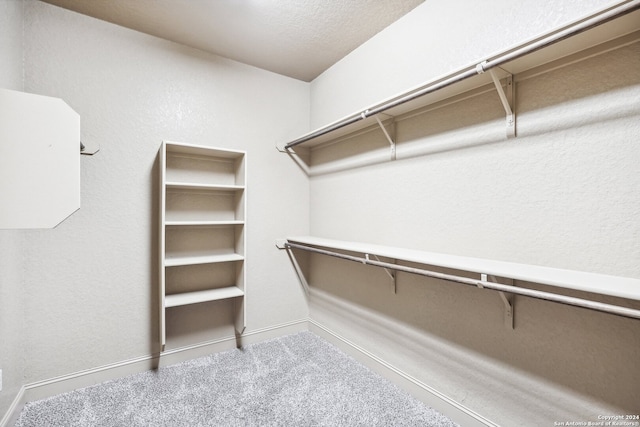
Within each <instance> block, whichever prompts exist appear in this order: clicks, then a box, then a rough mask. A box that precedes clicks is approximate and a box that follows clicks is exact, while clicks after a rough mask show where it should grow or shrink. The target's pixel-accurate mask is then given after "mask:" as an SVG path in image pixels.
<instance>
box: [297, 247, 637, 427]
mask: <svg viewBox="0 0 640 427" xmlns="http://www.w3.org/2000/svg"><path fill="white" fill-rule="evenodd" d="M311 264H312V267H311V273H310V276H308V278H309V284H310V286H311V290H312V291H311V293H312V296H313V301H314V304H313V306H314V307H315V310H313V311H312V318H313V319H320V320H319V321H320V322H321V323H322V321H323V319H327V316H328V318H329V319H331V318H332V319H334V320H335V319H341V321H343V323H341V326H340V327H341V328H344V330H343V331H342V332H344V333H345V335H347V336H348V335H349V334H350V333H353V331H355V330H366V331H367V332H366V333H367V335H369V336H370V338H371V342H376V341H378V340H380V342H385V343H387V344H388V345H389V348H392V349H393V352H395V353H397V354H396V355H395V356H394V355H392V354H387V355H386V356H388V357H398V358H399V359H400V360H401V359H404V358H406V357H407V356H408V355H410V356H409V357H410V358H414V359H416V360H420V361H421V362H420V363H421V364H422V367H424V373H425V374H427V375H428V378H427V379H423V380H425V382H427V383H430V384H432V383H433V384H434V385H435V384H438V383H439V381H442V384H441V387H442V388H441V387H437V386H436V387H435V388H436V389H438V390H439V391H441V392H444V393H445V394H447V390H446V387H447V384H459V385H460V384H468V383H469V382H472V381H480V382H481V383H482V387H483V388H486V390H494V391H495V390H501V391H500V393H514V394H525V395H528V394H530V395H531V396H528V399H529V400H530V401H533V400H541V399H542V400H544V405H545V406H546V407H547V408H553V407H555V408H556V410H557V412H556V413H558V414H560V413H564V414H565V415H566V416H571V415H573V416H578V415H579V416H581V417H586V416H588V415H590V414H576V413H574V414H571V413H570V411H571V408H567V407H563V402H561V401H554V400H549V399H550V397H549V396H547V397H545V395H544V393H541V390H528V389H526V388H525V389H521V390H519V391H518V389H519V388H522V387H524V386H523V384H522V383H518V381H517V380H516V379H515V378H517V377H522V376H523V375H524V376H526V377H533V378H538V379H541V380H542V382H544V383H548V384H555V385H556V386H559V387H560V388H563V389H567V390H570V391H571V392H572V393H575V394H577V395H583V396H591V397H593V398H595V399H597V400H598V401H600V402H606V404H608V405H611V406H612V407H616V408H620V410H626V411H629V412H630V413H636V412H637V411H638V409H640V408H638V406H637V405H638V402H640V386H639V384H640V369H637V368H636V365H637V363H636V358H637V355H636V350H637V349H636V348H635V346H636V345H635V344H634V343H638V342H640V322H639V321H637V320H635V319H628V318H623V317H618V316H614V315H609V314H604V313H599V312H595V311H591V310H588V309H584V308H578V307H570V306H564V305H560V304H556V303H552V302H547V301H541V300H536V299H532V298H527V297H521V296H516V297H515V304H514V312H515V326H514V329H513V330H511V329H508V328H507V327H505V323H504V318H503V316H504V309H503V304H502V302H501V300H500V298H499V296H498V294H497V293H496V292H493V291H489V290H481V289H476V288H473V287H469V286H462V285H459V284H455V283H449V282H445V281H440V280H437V279H432V278H426V277H421V276H416V275H412V274H408V273H403V272H397V293H394V285H393V282H392V281H391V280H390V278H389V276H388V275H387V274H385V272H384V271H383V270H382V269H380V268H376V267H370V266H364V265H360V264H357V263H352V262H348V261H343V260H337V259H334V258H331V257H326V256H322V255H312V256H311ZM409 266H412V267H419V268H420V267H421V268H424V266H420V265H409ZM429 269H433V270H436V271H441V272H445V273H450V274H456V275H462V276H464V275H465V273H464V272H460V271H451V270H449V271H447V270H444V269H437V268H432V267H429ZM466 274H467V275H468V273H466ZM516 285H519V286H525V285H526V287H531V288H535V289H540V290H549V288H547V287H545V286H541V285H534V284H530V283H517V282H516ZM555 291H557V289H556V290H555ZM565 294H567V295H570V296H576V297H588V298H590V299H594V300H601V301H603V302H607V303H615V304H619V305H626V306H629V307H633V308H636V309H640V302H637V301H633V302H631V301H629V300H622V299H617V298H609V297H603V296H597V295H588V294H586V293H581V292H572V291H568V292H565ZM587 295H588V296H587ZM329 321H332V320H329ZM342 332H341V333H342ZM456 355H457V356H456ZM383 358H384V357H383ZM487 360H488V361H490V364H491V365H495V364H496V363H497V364H498V365H500V366H503V367H506V369H507V370H508V371H510V373H511V374H513V375H505V373H504V372H503V373H502V374H499V375H493V374H492V371H491V369H490V368H487V366H483V364H484V362H483V361H487ZM485 368H486V369H485ZM516 373H517V374H516ZM438 376H442V378H441V379H437V378H435V377H438ZM445 377H446V378H445ZM456 392H460V390H458V391H456ZM634 411H636V412H634ZM597 415H598V414H594V416H597Z"/></svg>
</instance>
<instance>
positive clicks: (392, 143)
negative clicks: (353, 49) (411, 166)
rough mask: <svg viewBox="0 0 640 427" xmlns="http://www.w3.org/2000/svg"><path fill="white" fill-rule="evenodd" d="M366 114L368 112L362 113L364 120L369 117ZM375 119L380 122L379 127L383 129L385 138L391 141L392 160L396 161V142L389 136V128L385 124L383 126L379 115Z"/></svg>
mask: <svg viewBox="0 0 640 427" xmlns="http://www.w3.org/2000/svg"><path fill="white" fill-rule="evenodd" d="M366 113H367V111H365V112H364V113H362V117H363V118H366V117H367V116H366ZM373 118H374V119H376V122H378V126H380V129H382V132H384V136H385V137H386V138H387V141H389V146H390V147H391V160H395V159H396V143H395V141H394V140H393V138H391V136H390V135H389V132H388V131H387V128H386V127H384V124H382V121H381V120H380V117H378V115H377V114H376V115H375V116H373ZM394 136H395V135H394Z"/></svg>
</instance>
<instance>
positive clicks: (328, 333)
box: [309, 319, 499, 427]
mask: <svg viewBox="0 0 640 427" xmlns="http://www.w3.org/2000/svg"><path fill="white" fill-rule="evenodd" d="M309 330H310V331H311V332H313V333H315V334H317V335H319V336H321V337H322V338H324V339H326V340H327V341H329V342H331V343H332V344H334V345H336V346H337V347H339V348H340V349H342V350H343V351H345V352H346V353H348V354H349V355H351V356H352V357H354V358H355V359H357V360H358V361H359V362H361V363H363V364H364V365H365V366H367V367H368V368H370V369H371V370H373V371H374V372H376V373H378V374H380V375H382V376H383V377H385V378H387V379H388V380H390V381H391V382H393V383H394V384H396V385H397V386H399V387H400V388H402V389H403V390H405V391H407V392H408V393H410V394H411V395H413V396H414V397H416V398H417V399H419V400H421V401H422V402H424V403H426V404H427V405H429V406H430V407H432V408H433V409H435V410H437V411H439V412H440V413H442V414H444V415H446V416H447V417H449V418H451V419H452V420H453V421H455V422H457V423H458V424H460V425H461V426H465V427H467V426H469V427H499V426H498V425H497V424H495V423H493V422H491V421H490V420H488V419H486V418H484V417H483V416H482V415H480V414H478V413H476V412H474V411H472V410H471V409H469V408H466V407H465V406H463V405H461V404H460V403H458V402H456V401H455V400H453V399H451V398H449V397H447V396H446V395H444V394H442V393H440V392H439V391H437V390H435V389H434V388H432V387H430V386H429V385H427V384H425V383H423V382H422V381H420V380H418V379H417V378H415V377H413V376H411V375H409V374H407V373H406V372H403V371H402V370H401V369H398V368H397V367H395V366H393V365H391V364H390V363H388V362H386V361H384V360H383V359H381V358H379V357H378V356H376V355H375V354H373V353H371V352H369V351H368V350H366V349H364V348H362V347H360V346H358V345H357V344H355V343H353V342H352V341H350V340H348V339H346V338H344V337H342V336H341V335H339V334H337V333H335V332H334V331H332V330H330V329H329V328H327V327H325V326H323V325H321V324H320V323H318V322H316V321H315V320H313V319H309Z"/></svg>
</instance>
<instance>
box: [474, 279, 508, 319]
mask: <svg viewBox="0 0 640 427" xmlns="http://www.w3.org/2000/svg"><path fill="white" fill-rule="evenodd" d="M480 280H481V281H483V282H488V281H489V280H490V281H492V282H494V283H500V282H498V279H496V277H495V276H491V275H489V276H487V275H486V274H481V275H480ZM505 280H507V281H508V282H509V283H507V284H508V285H511V286H513V279H505ZM478 287H479V288H481V289H482V288H483V286H482V285H481V284H478ZM497 292H498V296H500V299H501V300H502V302H503V304H504V325H505V326H506V327H507V329H512V330H513V294H509V295H507V294H505V293H504V292H502V291H497Z"/></svg>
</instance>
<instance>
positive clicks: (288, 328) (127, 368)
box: [0, 319, 308, 427]
mask: <svg viewBox="0 0 640 427" xmlns="http://www.w3.org/2000/svg"><path fill="white" fill-rule="evenodd" d="M306 330H308V319H300V320H296V321H292V322H288V323H282V324H279V325H273V326H269V327H266V328H261V329H256V330H252V331H247V332H246V333H244V334H242V336H240V340H239V341H238V340H237V339H236V337H235V336H231V337H223V338H220V339H216V340H212V341H207V342H202V343H198V344H194V345H190V346H185V347H180V348H175V349H170V350H167V351H164V352H162V353H159V354H158V353H156V354H149V355H146V356H141V357H136V358H133V359H129V360H123V361H120V362H116V363H111V364H108V365H103V366H99V367H97V368H92V369H87V370H83V371H78V372H74V373H71V374H67V375H61V376H59V377H54V378H50V379H47V380H43V381H37V382H33V383H29V384H26V385H24V386H22V388H21V389H20V391H19V392H18V394H17V395H16V397H15V399H14V400H13V403H12V404H11V406H10V407H9V409H8V411H7V413H6V414H4V416H3V417H2V419H1V420H0V427H9V426H11V425H13V424H14V423H15V421H16V420H17V418H18V416H19V415H20V411H22V408H23V407H24V405H25V403H27V402H30V401H34V400H40V399H45V398H47V397H51V396H55V395H57V394H60V393H66V392H69V391H73V390H76V389H79V388H84V387H89V386H92V385H94V384H98V383H101V382H104V381H108V380H113V379H117V378H122V377H124V376H127V375H133V374H136V373H139V372H144V371H147V370H150V369H155V368H158V367H162V366H168V365H173V364H175V363H180V362H183V361H185V360H190V359H195V358H197V357H202V356H206V355H208V354H212V353H217V352H220V351H225V350H230V349H232V348H236V346H237V344H238V343H240V344H241V345H248V344H253V343H257V342H261V341H266V340H269V339H272V338H277V337H280V336H283V335H288V334H293V333H296V332H302V331H306Z"/></svg>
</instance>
